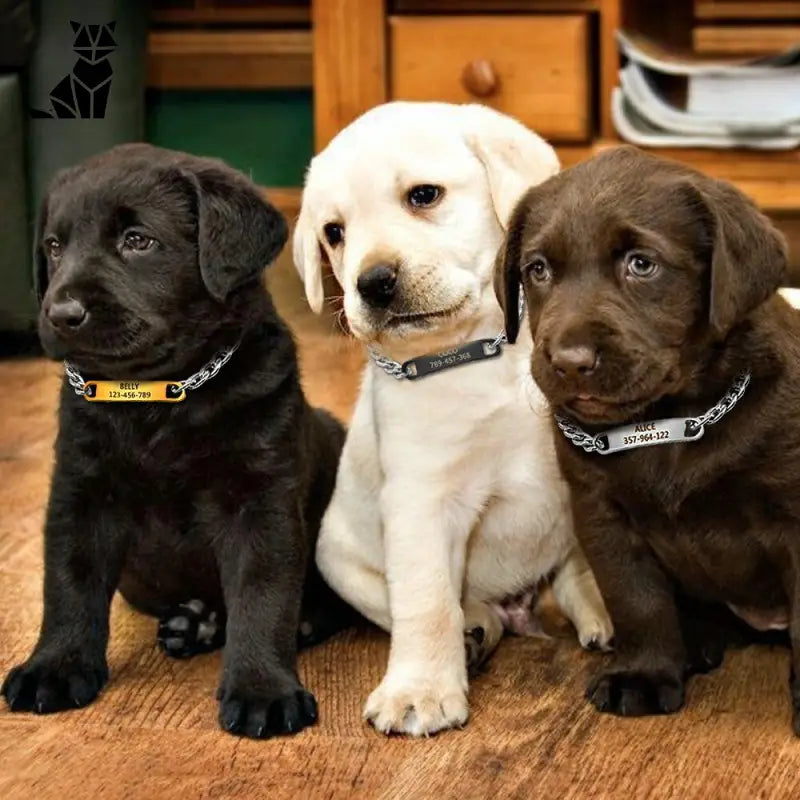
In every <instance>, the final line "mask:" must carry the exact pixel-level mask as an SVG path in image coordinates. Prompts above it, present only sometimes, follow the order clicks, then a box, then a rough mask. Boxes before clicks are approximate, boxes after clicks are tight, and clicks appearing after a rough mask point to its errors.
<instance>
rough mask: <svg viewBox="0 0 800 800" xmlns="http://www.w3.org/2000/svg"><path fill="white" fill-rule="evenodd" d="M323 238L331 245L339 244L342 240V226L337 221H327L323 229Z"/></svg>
mask: <svg viewBox="0 0 800 800" xmlns="http://www.w3.org/2000/svg"><path fill="white" fill-rule="evenodd" d="M322 231H323V233H324V234H325V239H326V241H327V242H328V244H329V245H330V246H331V247H336V245H338V244H341V243H342V242H343V241H344V227H342V226H341V225H340V224H339V223H338V222H329V223H328V224H327V225H326V226H325V227H324V228H323V229H322Z"/></svg>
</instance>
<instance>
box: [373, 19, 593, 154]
mask: <svg viewBox="0 0 800 800" xmlns="http://www.w3.org/2000/svg"><path fill="white" fill-rule="evenodd" d="M589 47H590V43H589V25H588V17H587V15H585V14H570V15H563V14H553V15H547V14H530V15H525V16H519V15H510V16H507V15H500V16H478V15H467V16H394V17H392V18H390V20H389V53H390V58H389V64H388V70H389V95H390V97H391V98H392V99H395V100H444V101H447V102H451V103H469V102H480V103H485V104H487V105H490V106H492V107H493V108H496V109H497V110H498V111H503V112H505V113H507V114H511V115H512V116H514V117H516V118H517V119H519V120H520V121H521V122H524V123H525V124H526V125H528V126H529V127H531V128H533V129H535V130H536V131H538V132H539V133H540V134H541V135H542V136H544V137H546V138H548V139H553V140H556V141H562V142H573V141H579V142H580V141H583V142H585V141H587V140H588V139H589V137H590V136H591V133H592V124H591V108H592V100H591V96H590V85H589Z"/></svg>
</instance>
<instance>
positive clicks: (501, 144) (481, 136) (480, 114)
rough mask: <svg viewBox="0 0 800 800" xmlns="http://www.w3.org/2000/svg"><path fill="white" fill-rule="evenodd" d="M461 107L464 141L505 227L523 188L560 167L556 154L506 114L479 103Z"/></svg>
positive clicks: (539, 180) (536, 136)
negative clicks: (486, 178) (486, 181)
mask: <svg viewBox="0 0 800 800" xmlns="http://www.w3.org/2000/svg"><path fill="white" fill-rule="evenodd" d="M462 110H463V112H464V120H465V122H464V126H465V130H464V136H465V139H466V142H467V145H468V146H469V148H470V149H471V150H472V151H473V152H474V153H475V155H476V156H477V157H478V158H479V159H480V160H481V161H482V162H483V165H484V167H485V168H486V173H487V175H488V176H489V189H490V191H491V193H492V201H493V203H494V210H495V214H497V219H498V220H499V221H500V225H501V226H502V228H503V230H506V229H507V228H508V222H509V220H510V218H511V212H512V211H513V210H514V206H515V205H516V202H517V200H519V198H520V197H522V195H523V194H524V193H525V191H526V190H527V189H529V188H530V187H531V186H536V185H537V184H539V183H542V182H543V181H546V180H547V179H548V178H549V177H551V176H552V175H555V174H556V173H557V172H558V171H559V169H560V168H561V165H560V164H559V161H558V156H557V155H556V151H555V150H553V148H552V147H551V146H550V145H549V144H548V143H547V142H546V141H545V140H544V139H542V137H541V136H538V135H537V134H535V133H534V132H533V131H532V130H530V129H529V128H526V127H525V126H524V125H523V124H522V123H521V122H517V120H515V119H513V118H511V117H509V116H506V115H505V114H501V113H499V112H498V111H494V110H493V109H491V108H489V107H487V106H481V105H465V106H462Z"/></svg>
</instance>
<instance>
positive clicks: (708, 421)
mask: <svg viewBox="0 0 800 800" xmlns="http://www.w3.org/2000/svg"><path fill="white" fill-rule="evenodd" d="M749 384H750V373H749V372H744V373H742V374H741V375H738V376H737V377H736V379H735V380H734V381H733V385H732V386H731V388H730V389H728V391H727V392H725V394H724V395H723V397H722V398H721V399H720V401H719V402H718V403H716V404H715V405H713V406H711V408H709V409H708V411H706V412H705V413H704V414H701V415H700V416H699V417H677V418H672V419H661V420H656V421H654V422H640V423H634V424H631V425H623V426H621V427H619V428H612V429H610V430H607V431H604V432H602V433H597V434H594V435H592V434H590V433H587V432H586V431H585V430H583V428H581V427H580V425H578V424H577V423H575V422H572V421H571V420H570V419H569V418H568V417H565V416H562V415H560V414H556V423H557V425H558V427H559V428H560V429H561V432H562V433H563V434H564V436H566V437H567V439H569V440H570V441H571V442H572V443H573V444H574V445H575V446H576V447H580V448H582V449H583V450H585V451H586V452H587V453H600V454H601V455H608V454H609V453H616V452H619V451H620V450H630V449H632V448H636V447H647V446H649V445H655V444H669V443H672V442H690V441H695V440H696V439H699V438H700V437H701V436H702V435H703V434H704V433H705V428H706V426H707V425H713V424H714V423H715V422H719V421H720V420H721V419H722V418H723V417H724V416H725V415H726V414H727V413H728V412H729V411H731V409H732V408H733V407H734V406H735V405H736V404H737V403H738V402H739V400H741V398H742V395H744V393H745V390H746V389H747V387H748V385H749Z"/></svg>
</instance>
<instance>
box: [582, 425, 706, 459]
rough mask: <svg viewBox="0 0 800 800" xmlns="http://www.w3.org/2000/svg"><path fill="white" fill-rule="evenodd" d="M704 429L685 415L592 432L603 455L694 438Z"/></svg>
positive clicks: (701, 433) (689, 440)
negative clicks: (595, 433)
mask: <svg viewBox="0 0 800 800" xmlns="http://www.w3.org/2000/svg"><path fill="white" fill-rule="evenodd" d="M704 433H705V428H704V427H703V426H702V425H698V424H697V423H696V421H695V420H693V419H687V418H686V417H673V418H671V419H657V420H653V421H652V422H636V423H634V424H632V425H623V426H622V427H620V428H612V429H611V430H609V431H604V432H603V433H598V434H597V436H595V443H596V445H597V452H598V453H601V454H602V455H604V456H605V455H609V454H610V453H618V452H619V451H620V450H632V449H633V448H635V447H650V446H651V445H654V444H669V443H673V442H693V441H695V440H697V439H699V438H700V437H701V436H702V435H703V434H704Z"/></svg>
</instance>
